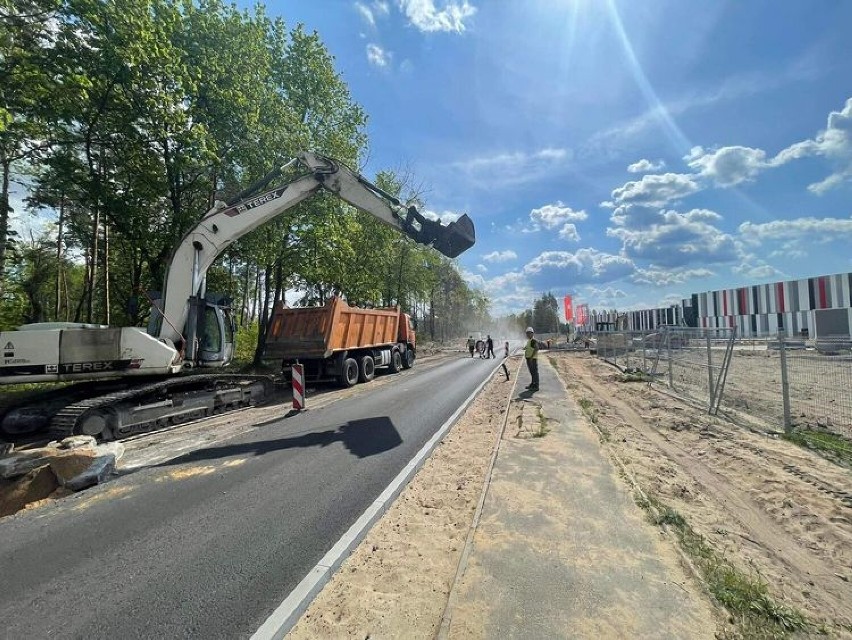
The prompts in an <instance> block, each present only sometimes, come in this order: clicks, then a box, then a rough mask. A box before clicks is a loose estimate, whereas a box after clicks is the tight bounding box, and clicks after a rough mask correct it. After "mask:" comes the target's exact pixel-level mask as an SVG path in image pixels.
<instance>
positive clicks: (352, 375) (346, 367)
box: [340, 358, 358, 388]
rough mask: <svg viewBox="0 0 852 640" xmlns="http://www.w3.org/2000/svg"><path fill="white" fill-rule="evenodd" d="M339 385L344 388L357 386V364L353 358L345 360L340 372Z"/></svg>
mask: <svg viewBox="0 0 852 640" xmlns="http://www.w3.org/2000/svg"><path fill="white" fill-rule="evenodd" d="M340 384H341V385H342V386H344V387H346V388H349V387H354V386H355V385H356V384H358V363H357V362H356V361H355V358H346V360H344V361H343V367H341V370H340Z"/></svg>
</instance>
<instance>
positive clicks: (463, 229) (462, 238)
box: [432, 214, 476, 258]
mask: <svg viewBox="0 0 852 640" xmlns="http://www.w3.org/2000/svg"><path fill="white" fill-rule="evenodd" d="M475 242H476V231H475V229H474V228H473V220H471V219H470V218H469V217H468V216H467V214H464V215H462V217H461V218H459V219H458V220H456V221H455V222H451V223H450V224H448V225H447V226H446V227H442V228H441V234H440V235H439V236H438V238H437V239H436V240H435V242H434V244H433V245H432V246H433V247H435V249H437V250H438V251H440V252H441V253H443V254H444V255H445V256H447V257H448V258H456V257H458V256H459V255H461V254H462V253H464V252H465V251H467V250H468V249H470V248H471V247H472V246H473V245H474V243H475Z"/></svg>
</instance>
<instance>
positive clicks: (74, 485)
mask: <svg viewBox="0 0 852 640" xmlns="http://www.w3.org/2000/svg"><path fill="white" fill-rule="evenodd" d="M99 448H100V447H99ZM122 449H123V448H122ZM115 461H116V456H115V453H112V452H109V451H105V452H100V451H93V450H87V449H72V450H71V451H68V452H67V453H65V454H64V455H58V456H55V457H53V458H51V459H50V468H51V469H52V470H53V472H54V473H55V474H56V477H57V478H58V480H59V483H60V484H61V485H62V486H63V487H66V488H68V489H71V490H73V491H80V490H81V489H86V488H88V487H92V486H94V485H96V484H100V483H101V482H103V481H104V480H106V479H107V478H108V477H109V476H110V475H111V474H112V472H113V471H115Z"/></svg>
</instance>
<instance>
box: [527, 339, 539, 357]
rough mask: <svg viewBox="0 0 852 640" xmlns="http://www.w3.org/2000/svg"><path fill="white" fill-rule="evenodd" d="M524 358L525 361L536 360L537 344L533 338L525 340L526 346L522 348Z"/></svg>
mask: <svg viewBox="0 0 852 640" xmlns="http://www.w3.org/2000/svg"><path fill="white" fill-rule="evenodd" d="M524 357H525V358H526V359H527V360H530V359H536V358H538V344H537V343H536V340H535V338H530V339H529V340H527V346H526V347H524Z"/></svg>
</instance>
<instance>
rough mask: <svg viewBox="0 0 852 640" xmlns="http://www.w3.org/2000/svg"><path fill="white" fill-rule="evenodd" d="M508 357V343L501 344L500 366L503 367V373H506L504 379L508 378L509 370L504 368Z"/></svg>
mask: <svg viewBox="0 0 852 640" xmlns="http://www.w3.org/2000/svg"><path fill="white" fill-rule="evenodd" d="M508 359H509V343H508V342H507V343H506V344H504V345H503V362H502V363H501V365H500V366H502V367H503V373H505V374H506V380H508V379H509V370H508V369H507V368H506V360H508Z"/></svg>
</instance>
